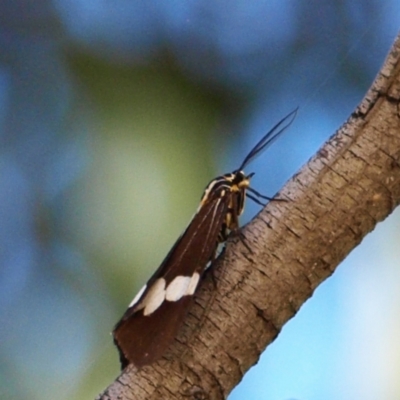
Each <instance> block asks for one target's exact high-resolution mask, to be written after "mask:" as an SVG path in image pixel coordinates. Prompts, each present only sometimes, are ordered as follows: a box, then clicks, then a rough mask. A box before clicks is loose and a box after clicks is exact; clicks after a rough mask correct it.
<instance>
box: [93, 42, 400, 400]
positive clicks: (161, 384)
mask: <svg viewBox="0 0 400 400" xmlns="http://www.w3.org/2000/svg"><path fill="white" fill-rule="evenodd" d="M399 99H400V35H399V36H398V37H397V39H396V41H395V43H394V44H393V47H392V49H391V51H390V53H389V55H388V57H387V59H386V61H385V63H384V65H383V67H382V69H381V71H380V72H379V74H378V76H377V78H376V79H375V81H374V83H373V85H372V87H371V88H370V89H369V91H368V93H367V94H366V96H365V98H364V99H363V100H362V102H361V103H360V105H359V106H358V107H357V109H356V110H355V111H354V112H353V113H352V115H351V116H350V117H349V119H348V120H347V121H346V122H345V123H344V124H343V126H342V127H341V128H340V129H339V130H338V131H337V132H336V134H335V135H333V136H332V137H331V138H330V139H329V140H328V141H327V142H326V143H325V144H324V146H323V147H322V148H321V149H320V150H319V151H318V153H317V154H316V155H315V156H314V157H313V158H311V160H310V161H309V162H308V163H307V164H306V165H305V166H304V167H303V168H302V169H301V170H300V171H299V172H298V173H297V174H295V176H294V177H293V178H292V179H291V180H290V181H289V182H288V183H287V184H286V185H285V186H284V188H283V189H282V191H281V192H280V194H279V197H282V198H286V199H288V200H289V201H288V202H271V203H270V204H268V205H267V207H265V208H264V209H263V210H262V212H260V213H259V214H258V215H257V217H256V218H255V219H254V220H253V221H252V222H251V223H249V224H248V225H247V226H246V227H245V228H244V229H243V233H244V235H245V236H246V239H247V243H248V245H249V246H250V248H251V249H252V253H249V251H248V249H247V248H246V246H244V245H243V244H242V243H241V241H240V240H238V238H235V237H233V238H231V239H230V240H228V243H227V247H226V251H225V252H224V255H223V256H222V257H220V259H219V260H218V261H217V263H216V265H215V274H216V279H217V287H216V288H215V287H214V286H213V283H212V279H211V277H210V276H206V278H205V279H204V281H203V283H202V285H201V287H200V289H199V291H198V293H197V294H196V296H195V301H194V302H193V305H192V307H191V309H190V312H189V315H188V317H187V318H186V321H185V326H184V327H183V328H182V330H181V332H180V333H179V335H178V337H177V339H176V340H175V342H174V343H173V345H172V346H171V349H170V351H169V352H168V354H167V355H166V356H165V357H164V358H163V359H162V360H160V361H159V362H157V363H155V364H153V365H151V366H147V367H144V368H142V369H141V370H139V371H138V370H136V368H135V367H132V366H131V367H128V368H127V369H126V370H125V371H123V373H122V374H121V375H120V376H119V377H118V378H117V379H116V381H115V382H114V383H112V384H111V385H110V386H109V387H108V388H107V389H106V391H105V392H104V393H103V394H102V395H100V396H99V397H98V399H101V400H115V399H147V400H150V399H152V400H153V399H154V400H156V399H157V400H159V399H185V400H188V399H213V400H214V399H215V400H217V399H225V398H226V397H227V395H228V394H229V393H230V391H231V390H232V389H233V387H234V386H235V385H237V384H238V382H239V381H240V380H241V379H242V377H243V375H244V374H245V373H246V371H247V370H248V369H249V368H250V367H251V366H252V365H254V364H255V363H256V362H257V360H258V358H259V356H260V354H261V353H262V351H264V349H265V347H266V346H267V345H268V344H269V343H271V342H272V341H273V340H274V339H275V337H276V336H277V335H278V333H279V332H280V330H281V328H282V326H283V325H284V324H285V323H286V322H287V321H288V320H289V319H290V318H292V317H293V316H294V315H295V314H296V312H297V310H298V309H299V308H300V306H301V305H302V304H303V303H304V302H305V301H306V300H307V299H308V298H309V297H310V296H311V295H312V294H313V291H314V290H315V288H316V287H317V286H318V285H319V284H320V283H321V282H322V281H324V280H325V279H326V278H327V277H329V276H330V275H331V274H332V273H333V272H334V270H335V268H336V267H337V266H338V264H339V263H340V262H341V261H342V260H343V259H344V258H345V257H346V256H347V255H348V254H349V252H350V251H351V250H352V249H353V248H354V247H355V246H357V244H359V243H360V242H361V240H362V239H363V237H364V236H365V235H366V234H367V233H368V232H370V231H372V229H374V227H375V225H376V224H377V223H378V222H379V221H382V220H383V219H384V218H386V217H387V216H388V215H389V214H390V213H391V212H392V211H393V210H394V208H395V207H396V206H397V205H398V204H399V202H400V119H399Z"/></svg>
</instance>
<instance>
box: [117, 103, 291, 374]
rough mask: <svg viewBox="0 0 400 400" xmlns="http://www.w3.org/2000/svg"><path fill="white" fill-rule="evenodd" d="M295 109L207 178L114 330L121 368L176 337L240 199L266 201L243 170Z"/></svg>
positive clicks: (233, 225)
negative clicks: (227, 167)
mask: <svg viewBox="0 0 400 400" xmlns="http://www.w3.org/2000/svg"><path fill="white" fill-rule="evenodd" d="M296 113H297V109H296V110H294V111H292V112H291V113H290V114H288V115H287V116H286V117H285V118H283V119H282V120H281V121H279V122H278V123H277V124H276V125H275V126H274V127H273V128H272V129H271V130H270V131H269V132H268V133H267V134H266V135H265V136H264V137H263V138H262V139H261V140H260V141H259V142H258V143H257V144H256V145H255V146H254V148H253V149H252V150H251V151H250V153H249V154H248V155H247V156H246V157H245V159H244V160H243V162H242V164H241V165H240V167H239V168H238V169H237V170H235V171H233V172H232V173H229V174H225V175H222V176H219V177H217V178H216V179H214V180H212V181H211V182H210V183H209V185H208V186H207V187H206V189H205V191H204V194H203V196H202V198H201V201H200V205H199V208H198V210H197V212H196V213H195V215H194V217H193V218H192V220H191V221H190V223H189V225H188V227H187V228H186V230H185V231H184V232H183V234H182V235H181V236H180V238H179V239H178V240H177V241H176V243H175V244H174V246H173V247H172V249H171V250H170V252H169V253H168V255H167V257H166V258H165V259H164V261H163V262H162V264H161V265H160V267H159V268H158V269H157V271H156V272H155V273H154V274H153V276H152V277H151V278H150V280H149V281H148V282H147V284H146V285H144V286H143V288H142V289H141V290H140V291H139V293H138V294H137V295H136V296H135V298H134V299H133V300H132V302H131V304H130V305H129V307H128V309H127V310H126V312H125V314H124V315H123V317H122V318H121V320H120V321H119V322H118V323H117V325H116V326H115V328H114V331H113V335H114V342H115V344H116V346H117V347H118V350H119V353H120V360H121V365H122V368H125V367H126V366H127V365H128V364H130V363H133V364H134V365H135V366H136V367H137V368H140V367H143V366H144V365H147V364H150V363H152V362H154V361H156V360H157V359H159V358H160V357H161V356H162V355H163V354H164V353H165V352H166V350H167V348H168V346H169V345H170V344H171V342H172V341H173V339H174V337H175V336H176V334H177V332H178V329H179V327H180V325H181V323H182V321H183V319H184V317H185V315H186V311H187V310H188V308H189V305H190V301H191V299H192V297H193V294H194V293H195V291H196V289H197V287H198V285H199V282H200V280H201V277H202V275H203V273H204V271H205V270H206V268H207V266H208V264H209V263H210V262H212V261H213V260H214V258H215V254H216V251H217V247H218V245H219V244H220V243H223V242H225V241H226V239H227V237H228V235H229V234H230V232H234V231H237V230H238V228H239V220H238V219H239V216H240V215H241V214H242V212H243V208H244V202H245V197H246V196H247V197H249V198H250V199H252V200H253V201H255V202H256V203H258V204H260V205H263V203H262V202H261V201H260V200H259V198H262V199H265V200H271V199H270V198H269V197H266V196H263V195H261V194H260V193H258V192H257V191H255V190H254V189H252V188H251V187H250V179H251V178H252V176H253V175H254V173H251V174H249V175H246V174H245V173H244V172H243V168H244V167H245V166H246V165H248V164H249V163H250V161H252V160H253V159H254V157H256V156H257V155H259V154H260V153H261V151H263V150H264V149H266V148H267V147H268V146H269V145H270V144H271V143H272V142H273V141H274V140H275V139H276V138H277V137H278V136H279V135H280V134H281V133H282V132H283V131H284V130H285V129H286V128H287V127H288V126H289V125H290V124H291V123H292V122H293V120H294V118H295V116H296Z"/></svg>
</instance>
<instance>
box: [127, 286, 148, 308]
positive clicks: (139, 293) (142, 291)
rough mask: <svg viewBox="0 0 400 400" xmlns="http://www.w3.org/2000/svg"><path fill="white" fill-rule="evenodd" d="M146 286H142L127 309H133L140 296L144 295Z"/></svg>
mask: <svg viewBox="0 0 400 400" xmlns="http://www.w3.org/2000/svg"><path fill="white" fill-rule="evenodd" d="M146 288H147V285H144V286H143V287H142V288H141V289H140V290H139V292H138V293H137V294H136V296H135V297H134V298H133V300H132V301H131V304H129V306H128V308H131V307H133V306H134V305H135V304H136V303H137V302H138V301H139V299H140V298H141V297H142V294H143V293H144V291H145V290H146Z"/></svg>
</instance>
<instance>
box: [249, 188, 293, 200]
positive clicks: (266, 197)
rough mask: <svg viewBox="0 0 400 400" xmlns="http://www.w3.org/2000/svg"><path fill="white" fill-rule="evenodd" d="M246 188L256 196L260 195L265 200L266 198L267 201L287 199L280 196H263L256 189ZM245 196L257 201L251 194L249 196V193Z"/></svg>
mask: <svg viewBox="0 0 400 400" xmlns="http://www.w3.org/2000/svg"><path fill="white" fill-rule="evenodd" d="M247 190H248V191H249V192H251V193H253V194H255V195H256V196H257V197H261V198H262V199H265V200H268V201H288V200H287V199H280V198H277V199H276V198H272V197H268V196H264V195H263V194H261V193H259V192H257V190H255V189H253V188H252V187H248V188H247ZM247 196H248V197H249V198H250V199H252V200H253V201H255V202H256V203H257V201H256V200H255V199H254V197H253V196H250V195H249V194H247Z"/></svg>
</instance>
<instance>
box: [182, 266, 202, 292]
mask: <svg viewBox="0 0 400 400" xmlns="http://www.w3.org/2000/svg"><path fill="white" fill-rule="evenodd" d="M199 280H200V274H199V273H198V272H195V273H194V274H193V276H192V278H191V279H190V283H189V286H188V287H187V290H186V293H185V294H186V295H190V296H191V295H192V294H193V293H194V292H195V290H196V288H197V284H198V283H199Z"/></svg>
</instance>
